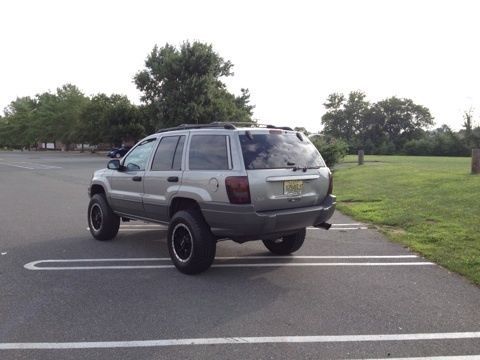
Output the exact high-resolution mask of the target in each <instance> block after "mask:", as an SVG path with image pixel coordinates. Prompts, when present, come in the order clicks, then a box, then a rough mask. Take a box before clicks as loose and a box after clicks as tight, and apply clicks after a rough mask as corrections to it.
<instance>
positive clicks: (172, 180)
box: [143, 133, 186, 222]
mask: <svg viewBox="0 0 480 360" xmlns="http://www.w3.org/2000/svg"><path fill="white" fill-rule="evenodd" d="M185 139H186V133H184V134H178V133H177V134H175V135H164V136H163V137H162V138H161V139H160V142H159V144H158V146H157V149H156V151H155V155H154V157H153V161H152V165H151V167H150V169H148V170H147V171H146V173H145V181H144V192H145V193H144V197H143V206H144V208H145V212H146V214H147V217H148V218H150V219H155V220H157V221H162V222H167V221H168V207H169V203H170V199H171V198H172V196H173V195H175V194H176V193H177V192H178V189H179V188H180V185H181V184H182V176H183V169H182V159H183V149H184V147H185Z"/></svg>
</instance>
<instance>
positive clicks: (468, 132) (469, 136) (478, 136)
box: [462, 109, 480, 148]
mask: <svg viewBox="0 0 480 360" xmlns="http://www.w3.org/2000/svg"><path fill="white" fill-rule="evenodd" d="M463 119H464V122H463V128H464V130H463V131H462V133H463V138H464V142H465V146H467V147H468V148H478V147H480V128H479V127H477V128H474V125H473V109H469V110H468V111H465V112H464V114H463Z"/></svg>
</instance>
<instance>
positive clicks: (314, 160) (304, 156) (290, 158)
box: [239, 132, 325, 170]
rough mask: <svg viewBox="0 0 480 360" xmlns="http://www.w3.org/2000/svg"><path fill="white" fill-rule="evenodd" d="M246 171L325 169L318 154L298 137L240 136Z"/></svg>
mask: <svg viewBox="0 0 480 360" xmlns="http://www.w3.org/2000/svg"><path fill="white" fill-rule="evenodd" d="M239 137H240V144H241V145H242V153H243V160H244V162H245V169H247V170H255V169H281V168H289V167H291V168H305V167H307V168H319V167H322V166H325V163H324V161H323V159H322V157H321V156H320V153H319V152H318V150H317V149H316V148H315V146H313V144H312V143H311V142H310V141H309V140H308V139H307V138H306V137H305V136H302V137H301V138H299V137H297V135H296V134H295V133H269V134H252V133H248V132H246V133H245V134H243V135H240V136H239Z"/></svg>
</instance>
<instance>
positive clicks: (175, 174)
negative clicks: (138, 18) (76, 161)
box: [88, 123, 336, 274]
mask: <svg viewBox="0 0 480 360" xmlns="http://www.w3.org/2000/svg"><path fill="white" fill-rule="evenodd" d="M249 126H251V127H249ZM88 193H89V196H90V203H89V205H88V225H89V228H90V232H91V234H92V235H93V237H94V238H95V239H98V240H110V239H113V238H114V237H115V236H116V235H117V232H118V228H119V225H120V219H122V220H123V221H129V220H130V219H136V220H144V221H148V222H154V223H159V224H164V225H168V237H167V245H168V251H169V253H170V257H171V258H172V261H173V263H174V264H175V266H176V267H177V269H178V270H180V271H181V272H183V273H186V274H195V273H199V272H202V271H204V270H206V269H208V268H209V267H210V265H211V264H212V262H213V260H214V258H215V251H216V242H217V241H218V240H220V239H231V240H233V241H235V242H238V243H243V242H245V241H250V240H262V241H263V243H264V244H265V246H266V247H267V249H268V250H270V251H271V252H272V253H274V254H278V255H288V254H290V253H292V252H294V251H297V250H298V249H300V247H301V246H302V244H303V241H304V239H305V234H306V227H308V226H316V227H320V228H324V229H327V230H328V228H329V227H330V224H328V223H326V221H327V220H328V219H329V218H330V217H331V216H332V215H333V212H334V211H335V204H336V203H335V196H333V195H332V175H331V172H330V170H329V169H328V167H327V166H326V165H325V162H324V161H323V159H322V157H321V155H320V153H319V152H318V151H317V149H316V148H315V146H314V145H313V144H312V143H311V142H310V140H309V139H308V138H307V137H306V136H305V135H303V134H302V133H300V132H296V131H293V130H292V129H290V128H287V127H282V128H280V127H275V126H271V125H264V126H260V125H256V124H255V125H254V124H248V125H245V124H243V125H241V126H239V125H238V124H235V125H234V124H230V123H212V124H208V125H181V126H178V127H175V128H170V129H163V130H160V131H159V132H157V133H155V134H153V135H150V136H147V137H146V138H144V139H143V140H141V141H140V142H138V143H137V144H136V145H135V146H134V147H133V148H132V149H131V150H130V151H129V152H128V153H127V154H126V155H125V156H124V158H123V159H122V160H118V159H115V160H111V161H110V162H109V163H108V166H107V169H102V170H98V171H96V172H95V173H94V175H93V178H92V181H91V184H90V186H89V189H88Z"/></svg>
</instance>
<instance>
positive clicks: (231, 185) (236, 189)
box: [225, 176, 250, 204]
mask: <svg viewBox="0 0 480 360" xmlns="http://www.w3.org/2000/svg"><path fill="white" fill-rule="evenodd" d="M225 187H226V188H227V194H228V200H230V203H232V204H250V186H249V184H248V177H247V176H229V177H227V178H226V179H225Z"/></svg>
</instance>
